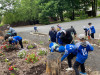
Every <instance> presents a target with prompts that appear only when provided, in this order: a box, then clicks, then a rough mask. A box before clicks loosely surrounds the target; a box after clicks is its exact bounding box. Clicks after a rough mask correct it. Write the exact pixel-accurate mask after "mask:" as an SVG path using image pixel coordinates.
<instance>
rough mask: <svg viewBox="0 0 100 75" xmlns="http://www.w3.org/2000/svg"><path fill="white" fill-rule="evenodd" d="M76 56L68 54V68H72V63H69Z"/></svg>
mask: <svg viewBox="0 0 100 75" xmlns="http://www.w3.org/2000/svg"><path fill="white" fill-rule="evenodd" d="M75 56H76V55H74V54H72V53H71V54H70V55H68V57H67V60H68V66H69V67H70V68H71V67H72V62H71V60H72V59H73V57H75Z"/></svg>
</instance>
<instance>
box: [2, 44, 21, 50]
mask: <svg viewBox="0 0 100 75" xmlns="http://www.w3.org/2000/svg"><path fill="white" fill-rule="evenodd" d="M1 49H3V50H5V51H12V50H18V49H19V48H18V47H16V46H15V45H14V44H13V45H11V44H7V43H4V44H3V45H2V46H1Z"/></svg>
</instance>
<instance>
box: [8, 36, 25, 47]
mask: <svg viewBox="0 0 100 75" xmlns="http://www.w3.org/2000/svg"><path fill="white" fill-rule="evenodd" d="M18 42H19V44H20V46H21V48H23V43H22V37H20V36H14V37H9V43H10V44H16V45H17V44H18Z"/></svg>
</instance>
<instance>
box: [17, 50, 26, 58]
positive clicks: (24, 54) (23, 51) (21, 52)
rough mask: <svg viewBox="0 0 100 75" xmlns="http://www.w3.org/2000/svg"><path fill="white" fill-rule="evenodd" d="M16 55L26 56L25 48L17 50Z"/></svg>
mask: <svg viewBox="0 0 100 75" xmlns="http://www.w3.org/2000/svg"><path fill="white" fill-rule="evenodd" d="M17 56H18V57H19V58H24V57H25V56H26V51H25V50H22V51H20V52H18V54H17Z"/></svg>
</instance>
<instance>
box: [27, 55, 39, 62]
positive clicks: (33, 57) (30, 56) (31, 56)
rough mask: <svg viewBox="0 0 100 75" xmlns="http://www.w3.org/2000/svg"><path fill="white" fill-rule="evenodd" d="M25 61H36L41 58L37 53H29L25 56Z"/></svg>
mask: <svg viewBox="0 0 100 75" xmlns="http://www.w3.org/2000/svg"><path fill="white" fill-rule="evenodd" d="M25 61H26V62H27V63H30V62H31V63H36V62H37V61H39V58H38V57H37V56H36V55H35V54H29V55H27V58H25Z"/></svg>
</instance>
